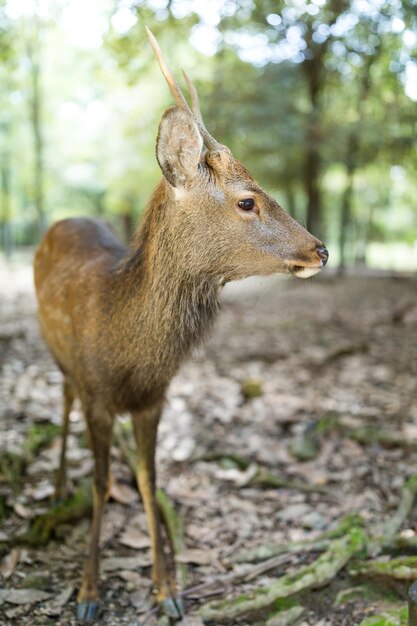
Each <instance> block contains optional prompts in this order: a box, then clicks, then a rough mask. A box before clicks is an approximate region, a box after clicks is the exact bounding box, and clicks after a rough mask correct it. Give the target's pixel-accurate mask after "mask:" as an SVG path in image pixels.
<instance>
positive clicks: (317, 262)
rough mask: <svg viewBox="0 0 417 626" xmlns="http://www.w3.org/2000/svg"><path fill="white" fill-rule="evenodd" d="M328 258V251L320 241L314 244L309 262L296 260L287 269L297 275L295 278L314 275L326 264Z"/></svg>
mask: <svg viewBox="0 0 417 626" xmlns="http://www.w3.org/2000/svg"><path fill="white" fill-rule="evenodd" d="M328 259H329V251H328V250H327V248H326V247H325V246H324V245H323V244H322V243H320V244H319V245H318V246H316V248H315V250H314V252H313V259H312V261H311V262H309V263H304V262H301V263H297V261H295V262H293V263H291V265H289V270H290V272H291V274H294V276H297V278H310V277H311V276H314V275H315V274H317V273H318V272H320V270H321V269H322V268H323V267H324V266H325V265H326V263H327V261H328Z"/></svg>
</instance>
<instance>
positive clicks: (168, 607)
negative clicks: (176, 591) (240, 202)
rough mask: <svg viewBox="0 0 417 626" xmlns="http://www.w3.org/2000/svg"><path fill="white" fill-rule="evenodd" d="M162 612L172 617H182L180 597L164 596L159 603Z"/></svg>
mask: <svg viewBox="0 0 417 626" xmlns="http://www.w3.org/2000/svg"><path fill="white" fill-rule="evenodd" d="M160 607H161V609H162V612H163V613H164V614H165V615H167V616H168V617H171V618H173V619H181V618H182V617H184V604H183V601H182V599H181V598H178V597H176V598H166V599H165V600H162V602H161V603H160Z"/></svg>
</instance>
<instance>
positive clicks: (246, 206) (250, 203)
mask: <svg viewBox="0 0 417 626" xmlns="http://www.w3.org/2000/svg"><path fill="white" fill-rule="evenodd" d="M238 205H239V208H241V209H243V210H244V211H251V210H252V209H253V207H254V206H255V200H254V199H253V198H245V199H244V200H239V202H238Z"/></svg>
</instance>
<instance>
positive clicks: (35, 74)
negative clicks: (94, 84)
mask: <svg viewBox="0 0 417 626" xmlns="http://www.w3.org/2000/svg"><path fill="white" fill-rule="evenodd" d="M33 19H34V20H35V26H34V29H35V30H34V35H33V37H32V38H31V39H29V40H28V41H27V53H28V58H29V62H30V81H31V86H30V89H31V94H30V101H29V105H30V122H31V126H32V134H33V148H34V170H33V184H34V202H35V210H36V213H37V220H38V233H37V235H38V238H39V239H40V238H41V237H42V236H43V234H44V232H45V230H46V218H45V202H44V160H43V153H44V142H43V133H42V119H41V118H42V113H41V112H42V93H41V86H40V76H41V70H40V60H39V56H40V49H39V48H40V37H39V18H38V17H37V16H34V18H33Z"/></svg>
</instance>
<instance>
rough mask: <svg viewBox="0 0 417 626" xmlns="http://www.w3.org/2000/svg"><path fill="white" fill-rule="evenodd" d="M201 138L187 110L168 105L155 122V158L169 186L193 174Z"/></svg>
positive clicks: (188, 179)
mask: <svg viewBox="0 0 417 626" xmlns="http://www.w3.org/2000/svg"><path fill="white" fill-rule="evenodd" d="M202 149H203V139H202V137H201V134H200V131H199V130H198V127H197V124H196V123H195V121H194V119H193V117H192V116H191V115H190V113H189V112H188V111H185V110H184V109H180V108H179V107H171V108H169V109H168V110H167V111H165V113H164V115H163V116H162V119H161V123H160V125H159V132H158V139H157V141H156V158H157V159H158V163H159V166H160V168H161V170H162V173H163V175H164V176H165V178H166V179H167V181H168V182H169V183H171V185H172V186H173V187H182V186H184V185H185V184H186V183H187V182H189V181H191V180H192V179H193V178H194V177H195V175H196V174H197V168H198V163H199V161H200V156H201V151H202Z"/></svg>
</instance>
